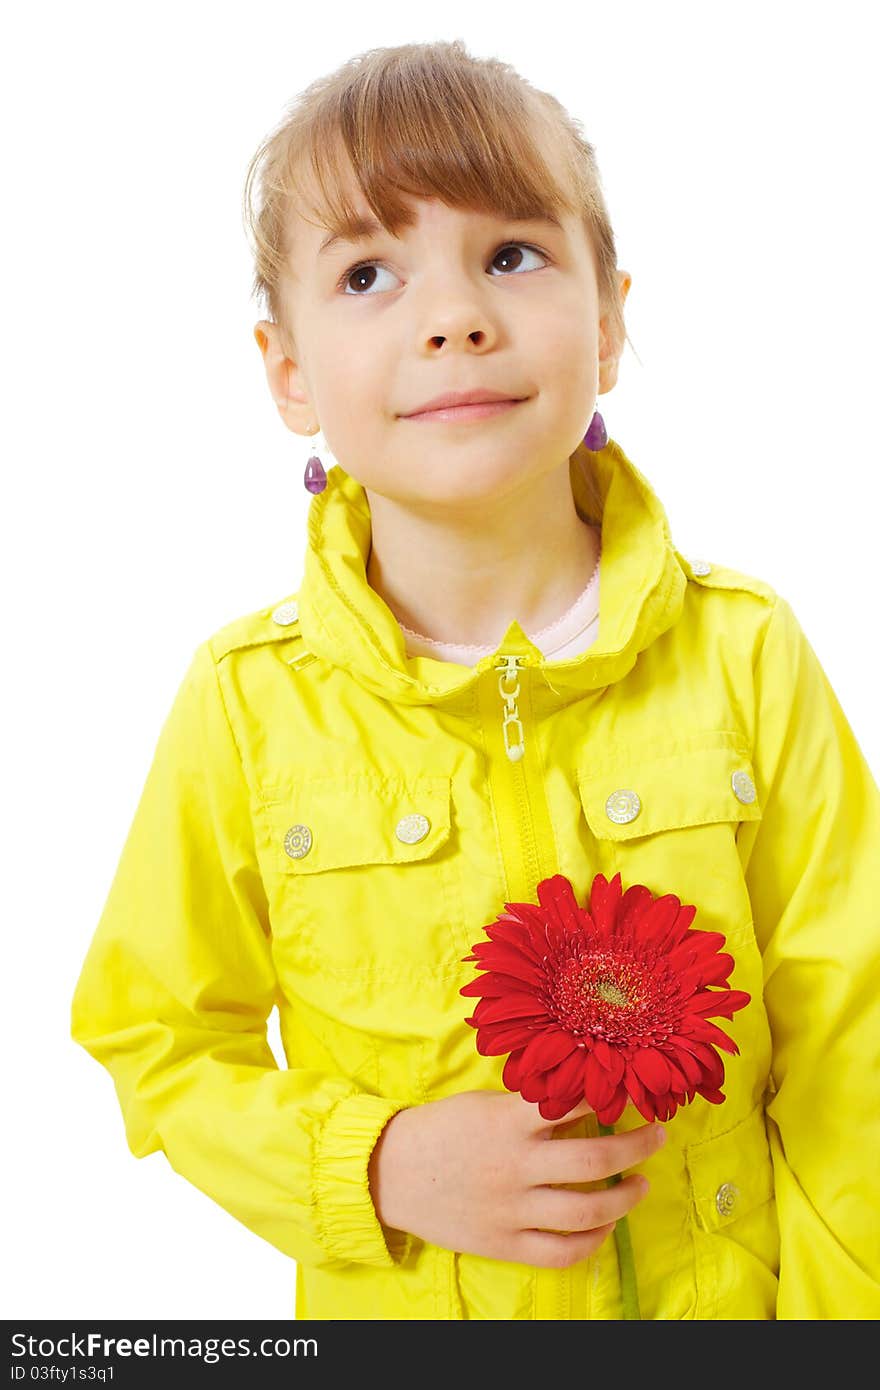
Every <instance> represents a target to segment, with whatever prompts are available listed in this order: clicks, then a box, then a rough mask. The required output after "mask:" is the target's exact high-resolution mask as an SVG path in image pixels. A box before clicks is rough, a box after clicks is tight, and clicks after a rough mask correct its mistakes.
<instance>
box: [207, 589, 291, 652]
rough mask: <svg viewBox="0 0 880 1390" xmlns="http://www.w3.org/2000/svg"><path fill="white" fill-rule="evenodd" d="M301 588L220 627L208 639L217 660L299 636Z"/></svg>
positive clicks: (210, 648)
mask: <svg viewBox="0 0 880 1390" xmlns="http://www.w3.org/2000/svg"><path fill="white" fill-rule="evenodd" d="M297 597H298V590H295V591H294V592H293V593H288V594H283V595H280V596H278V597H277V598H275V599H273V600H272V602H271V603H268V604H265V605H264V606H263V607H262V608H256V609H254V610H253V611H252V612H250V613H244V614H242V616H241V617H238V618H233V619H232V621H231V622H228V623H225V624H224V625H223V626H222V627H219V628H217V629H216V630H215V631H214V632H213V633H211V634H210V635H209V636H208V637H207V638H206V639H205V643H204V645H205V646H207V647H208V649H209V650H210V652H211V655H212V657H213V658H214V661H215V662H217V663H219V662H221V661H222V660H223V658H224V657H226V656H229V655H230V654H231V653H232V652H237V651H241V650H243V649H245V648H248V647H262V646H266V645H267V644H268V643H274V642H289V641H290V640H291V638H298V637H299V610H298V607H297Z"/></svg>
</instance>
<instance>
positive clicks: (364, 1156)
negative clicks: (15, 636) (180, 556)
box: [71, 642, 412, 1268]
mask: <svg viewBox="0 0 880 1390" xmlns="http://www.w3.org/2000/svg"><path fill="white" fill-rule="evenodd" d="M277 994H278V981H277V977H276V973H275V968H274V964H273V959H272V953H271V949H270V930H269V913H268V905H267V901H266V896H265V892H264V887H263V882H262V878H261V875H260V872H259V868H258V864H257V857H256V851H255V846H254V838H253V832H252V821H251V815H250V803H249V795H248V788H247V785H246V781H245V777H244V773H243V769H242V763H241V760H240V757H239V754H238V751H237V747H236V743H235V739H234V737H233V734H232V730H231V728H230V724H229V721H228V718H227V714H226V709H225V705H224V701H223V696H222V692H221V689H220V685H219V681H218V673H217V669H216V666H215V662H214V658H213V654H212V652H211V648H210V643H209V642H204V643H202V645H201V646H199V647H198V648H197V649H196V651H195V654H194V656H193V658H192V660H191V662H190V666H189V669H188V670H187V672H186V674H185V676H184V678H183V681H182V683H181V685H180V688H179V690H178V692H177V695H176V697H175V699H174V702H173V704H172V707H171V710H170V713H169V714H168V716H167V718H166V720H165V723H164V725H163V726H162V729H161V731H160V734H159V737H158V741H157V744H156V748H155V752H154V757H153V762H152V765H151V767H150V770H149V773H148V776H147V780H146V784H145V786H144V788H143V791H142V793H141V797H140V801H139V803H138V805H137V808H136V811H135V815H134V820H133V823H132V825H131V828H130V830H129V832H128V837H127V839H126V842H125V844H124V847H123V851H122V855H121V858H120V860H119V863H118V866H117V869H116V872H115V876H114V878H113V881H112V884H111V887H110V891H109V895H108V897H107V900H106V903H105V905H104V908H103V912H102V914H101V917H100V919H99V921H98V924H97V927H96V929H95V934H94V936H93V938H92V941H91V944H90V946H89V948H88V951H87V954H86V957H85V961H84V964H83V966H82V969H81V973H80V976H79V979H78V981H77V983H76V986H75V990H74V994H73V1000H72V1008H71V1036H72V1038H73V1040H74V1041H75V1042H77V1043H79V1044H81V1045H82V1046H83V1047H84V1048H85V1049H86V1051H87V1052H89V1053H90V1054H91V1056H92V1057H94V1058H95V1059H96V1060H97V1061H98V1062H100V1063H101V1064H102V1066H104V1067H106V1068H107V1070H108V1072H109V1073H110V1075H111V1076H112V1078H113V1082H114V1084H115V1087H116V1093H117V1096H118V1099H119V1104H120V1106H121V1109H122V1114H123V1117H124V1122H125V1132H126V1140H127V1143H128V1147H129V1148H130V1150H131V1152H132V1153H133V1154H134V1155H135V1157H136V1158H143V1157H145V1156H146V1155H147V1154H151V1153H154V1152H156V1151H157V1150H160V1149H161V1150H162V1151H163V1152H164V1153H165V1155H166V1157H167V1159H168V1161H169V1163H170V1164H171V1166H172V1168H174V1169H175V1171H176V1172H178V1173H179V1174H181V1176H183V1177H184V1178H186V1179H187V1180H188V1181H189V1182H191V1183H193V1184H194V1186H196V1187H197V1188H199V1189H201V1191H202V1192H205V1193H206V1194H207V1195H208V1196H209V1197H211V1198H212V1199H213V1200H214V1201H215V1202H217V1203H219V1205H220V1206H222V1207H224V1208H225V1209H226V1211H228V1212H230V1213H231V1214H232V1215H233V1216H234V1217H235V1218H236V1219H237V1220H239V1221H241V1222H242V1223H243V1224H244V1225H245V1226H247V1227H249V1228H250V1229H251V1230H252V1231H254V1232H256V1234H257V1235H259V1236H262V1237H263V1238H264V1239H265V1240H267V1241H269V1242H270V1243H271V1244H272V1245H274V1246H276V1247H277V1248H278V1249H279V1250H281V1251H283V1252H284V1254H286V1255H289V1256H290V1257H291V1258H292V1259H294V1260H296V1261H300V1262H302V1263H303V1264H309V1265H315V1266H323V1267H328V1268H329V1267H338V1266H340V1265H342V1264H345V1263H347V1262H351V1261H355V1262H361V1263H363V1264H367V1265H376V1266H387V1267H393V1266H394V1265H395V1264H396V1263H397V1262H398V1261H399V1260H401V1259H403V1258H405V1256H406V1255H407V1253H408V1252H409V1249H410V1246H411V1241H412V1237H411V1236H410V1235H409V1234H408V1233H406V1232H400V1231H394V1230H391V1229H390V1228H387V1227H385V1226H383V1225H381V1224H380V1222H379V1221H378V1218H377V1215H376V1211H375V1208H374V1206H373V1203H372V1200H371V1195H370V1189H369V1182H368V1163H369V1158H370V1154H371V1152H372V1150H373V1148H374V1146H375V1144H376V1142H377V1140H378V1138H379V1135H380V1133H381V1131H382V1129H383V1128H384V1126H385V1124H386V1123H387V1121H388V1120H389V1119H390V1118H391V1116H392V1115H393V1114H395V1113H396V1112H397V1111H398V1110H400V1109H401V1108H402V1107H403V1102H395V1101H393V1100H390V1099H386V1098H384V1097H381V1096H376V1095H373V1094H371V1093H368V1092H365V1091H363V1090H360V1089H359V1088H358V1087H357V1086H356V1085H355V1084H353V1083H352V1081H351V1080H349V1079H348V1078H346V1077H345V1076H344V1075H341V1074H330V1073H327V1072H323V1071H319V1070H315V1069H311V1068H307V1067H297V1066H295V1065H289V1066H288V1067H285V1068H279V1066H278V1064H277V1061H276V1059H275V1056H274V1053H273V1052H272V1049H271V1047H270V1046H269V1043H268V1041H267V1036H266V1025H267V1019H268V1016H269V1014H270V1013H271V1011H272V1008H273V1006H274V1004H275V1001H276V997H277ZM289 1060H290V1059H288V1061H289Z"/></svg>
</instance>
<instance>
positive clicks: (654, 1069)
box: [632, 1047, 672, 1096]
mask: <svg viewBox="0 0 880 1390" xmlns="http://www.w3.org/2000/svg"><path fill="white" fill-rule="evenodd" d="M632 1067H633V1071H634V1072H635V1074H636V1076H637V1077H638V1078H639V1080H640V1081H641V1082H643V1083H644V1085H645V1087H646V1089H647V1090H649V1091H653V1092H654V1093H655V1095H658V1096H659V1095H663V1093H664V1092H665V1091H668V1090H669V1087H670V1084H671V1081H672V1078H671V1076H670V1074H669V1068H668V1067H667V1065H666V1058H665V1057H664V1056H663V1055H662V1053H660V1052H656V1051H655V1050H654V1049H653V1048H652V1047H640V1048H639V1049H638V1051H637V1052H635V1054H634V1055H633V1059H632Z"/></svg>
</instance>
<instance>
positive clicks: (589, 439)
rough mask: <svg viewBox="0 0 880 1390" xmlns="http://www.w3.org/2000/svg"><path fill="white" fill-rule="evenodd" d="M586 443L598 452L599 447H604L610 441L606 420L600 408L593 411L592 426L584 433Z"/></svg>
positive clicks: (593, 450)
mask: <svg viewBox="0 0 880 1390" xmlns="http://www.w3.org/2000/svg"><path fill="white" fill-rule="evenodd" d="M584 443H585V444H586V446H587V448H588V449H590V450H592V452H593V453H595V452H597V451H598V450H599V449H604V448H605V445H606V444H607V443H608V431H607V430H606V428H605V421H604V420H603V419H602V416H601V415H600V414H599V412H598V410H596V411H594V413H593V418H592V420H591V421H590V428H589V429H588V430H587V432H586V434H585V435H584Z"/></svg>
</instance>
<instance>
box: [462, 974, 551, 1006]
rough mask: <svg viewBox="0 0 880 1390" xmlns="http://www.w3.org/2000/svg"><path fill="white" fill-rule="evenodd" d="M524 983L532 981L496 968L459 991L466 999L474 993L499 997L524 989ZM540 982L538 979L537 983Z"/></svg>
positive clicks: (488, 996) (463, 986)
mask: <svg viewBox="0 0 880 1390" xmlns="http://www.w3.org/2000/svg"><path fill="white" fill-rule="evenodd" d="M524 983H531V982H530V981H528V982H527V981H526V980H525V977H523V979H516V978H515V977H514V976H513V975H502V974H501V973H500V972H499V971H496V970H487V971H486V972H485V974H483V975H480V976H479V977H478V978H477V979H476V980H471V981H470V982H469V983H468V984H466V985H462V987H461V989H460V990H459V991H458V992H459V994H463V995H464V996H465V998H466V999H470V998H473V996H474V995H482V996H484V997H486V998H498V996H500V995H502V994H510V993H513V992H516V991H520V990H522V987H523V984H524ZM538 983H539V982H538V981H537V980H536V981H535V984H536V985H537V984H538Z"/></svg>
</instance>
